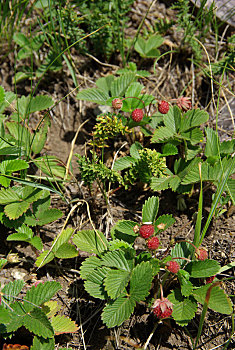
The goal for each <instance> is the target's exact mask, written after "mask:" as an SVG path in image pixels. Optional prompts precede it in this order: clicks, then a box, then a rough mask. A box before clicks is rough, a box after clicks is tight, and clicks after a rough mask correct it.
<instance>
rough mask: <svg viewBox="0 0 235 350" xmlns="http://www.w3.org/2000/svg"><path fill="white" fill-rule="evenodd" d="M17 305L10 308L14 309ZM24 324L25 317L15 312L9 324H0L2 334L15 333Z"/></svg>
mask: <svg viewBox="0 0 235 350" xmlns="http://www.w3.org/2000/svg"><path fill="white" fill-rule="evenodd" d="M15 304H16V303H14V304H11V305H10V307H11V308H13V309H14V307H15ZM19 304H20V303H19ZM20 305H21V304H20ZM21 307H22V306H21ZM17 311H18V310H17ZM18 314H19V313H18ZM23 322H24V317H23V316H18V315H17V313H16V312H13V313H12V317H11V319H10V321H9V322H8V323H5V324H1V323H0V334H2V333H11V332H15V331H16V330H17V329H18V328H20V327H22V326H23Z"/></svg>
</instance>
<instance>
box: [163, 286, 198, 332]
mask: <svg viewBox="0 0 235 350" xmlns="http://www.w3.org/2000/svg"><path fill="white" fill-rule="evenodd" d="M168 299H169V300H170V301H171V302H172V303H173V313H172V317H173V318H174V320H175V321H176V322H177V323H178V324H179V325H180V326H186V325H187V324H188V323H189V322H190V321H191V320H192V319H193V318H194V316H195V313H196V311H197V302H196V300H195V299H194V298H193V297H192V296H190V297H189V298H184V297H183V296H182V295H181V293H180V291H179V289H175V290H174V291H173V292H172V293H171V294H170V295H168Z"/></svg>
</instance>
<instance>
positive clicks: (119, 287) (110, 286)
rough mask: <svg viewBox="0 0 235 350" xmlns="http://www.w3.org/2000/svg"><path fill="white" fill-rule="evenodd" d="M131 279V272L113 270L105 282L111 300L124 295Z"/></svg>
mask: <svg viewBox="0 0 235 350" xmlns="http://www.w3.org/2000/svg"><path fill="white" fill-rule="evenodd" d="M129 279H130V273H129V271H123V270H111V271H110V272H109V273H108V275H107V277H106V278H105V280H104V286H105V290H106V291H107V294H108V296H109V297H110V298H111V299H116V298H118V297H119V296H120V294H122V292H123V290H124V288H125V287H126V286H127V284H128V282H129Z"/></svg>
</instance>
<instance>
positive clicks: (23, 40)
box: [13, 33, 30, 47]
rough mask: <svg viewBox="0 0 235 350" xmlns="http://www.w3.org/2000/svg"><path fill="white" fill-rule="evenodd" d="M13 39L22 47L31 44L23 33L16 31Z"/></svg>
mask: <svg viewBox="0 0 235 350" xmlns="http://www.w3.org/2000/svg"><path fill="white" fill-rule="evenodd" d="M13 40H14V41H15V42H16V44H17V45H19V46H21V47H24V46H30V40H29V39H28V38H27V37H26V36H25V35H24V34H23V33H14V35H13Z"/></svg>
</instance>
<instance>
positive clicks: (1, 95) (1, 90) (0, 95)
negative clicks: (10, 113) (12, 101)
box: [0, 86, 5, 104]
mask: <svg viewBox="0 0 235 350" xmlns="http://www.w3.org/2000/svg"><path fill="white" fill-rule="evenodd" d="M3 102H5V90H4V88H3V87H2V86H0V104H2V103H3Z"/></svg>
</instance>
